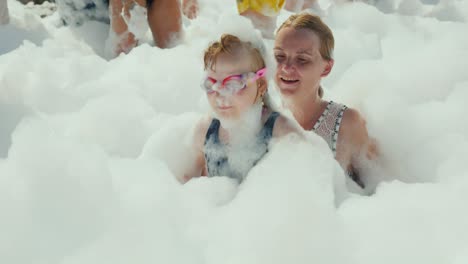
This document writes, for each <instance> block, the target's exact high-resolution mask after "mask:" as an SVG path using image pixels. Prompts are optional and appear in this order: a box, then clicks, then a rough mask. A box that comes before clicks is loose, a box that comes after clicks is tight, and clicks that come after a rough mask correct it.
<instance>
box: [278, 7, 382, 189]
mask: <svg viewBox="0 0 468 264" xmlns="http://www.w3.org/2000/svg"><path fill="white" fill-rule="evenodd" d="M333 48H334V38H333V33H332V31H331V30H330V28H329V27H328V26H327V25H325V24H324V23H323V22H322V20H321V19H320V18H319V17H318V16H314V15H311V14H307V13H302V14H297V15H292V16H290V17H289V18H288V19H287V20H286V21H285V22H284V23H283V24H282V25H281V26H280V28H279V29H278V31H277V35H276V40H275V47H274V55H275V59H276V61H277V71H276V75H275V82H276V84H277V86H278V88H279V90H280V93H281V97H282V101H283V104H284V105H285V107H287V108H289V110H290V111H291V112H292V114H293V115H294V118H295V119H296V121H297V122H298V123H299V124H300V125H301V126H302V128H303V129H305V130H312V131H314V132H315V133H317V134H318V135H320V136H321V137H323V138H324V139H325V141H326V142H327V143H328V145H329V147H330V148H331V150H332V151H333V153H334V155H335V158H336V159H337V161H338V162H339V163H340V165H341V166H342V167H343V169H344V170H345V171H346V172H347V174H348V175H349V176H350V177H351V178H352V179H353V180H354V181H355V182H356V183H357V184H358V185H359V186H361V187H363V188H364V182H363V181H362V177H359V176H360V174H362V165H363V162H364V161H365V160H366V159H373V158H374V157H375V156H376V146H375V143H374V142H373V141H372V140H371V139H370V138H369V136H368V133H367V129H366V123H365V121H364V119H363V117H362V116H361V114H359V112H358V111H357V110H355V109H352V108H348V107H346V106H344V105H342V104H339V103H335V102H332V101H330V102H328V101H325V100H324V99H323V98H322V97H323V89H322V87H321V85H320V81H321V79H322V78H324V77H326V76H327V75H328V74H330V72H331V70H332V68H333V63H334V60H333ZM360 169H361V171H360ZM361 176H362V175H361Z"/></svg>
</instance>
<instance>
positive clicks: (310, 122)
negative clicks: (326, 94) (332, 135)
mask: <svg viewBox="0 0 468 264" xmlns="http://www.w3.org/2000/svg"><path fill="white" fill-rule="evenodd" d="M286 104H287V105H286V107H287V108H288V109H289V110H290V111H291V113H292V114H293V116H294V118H295V119H296V121H297V122H298V123H299V125H300V126H301V127H302V128H303V129H305V130H311V129H312V128H313V127H314V125H315V123H316V122H317V120H318V119H319V118H320V116H321V115H322V112H323V111H324V109H325V107H326V104H327V102H326V101H325V100H323V99H322V98H320V97H319V96H318V94H315V95H313V96H310V97H300V96H298V97H296V98H295V100H291V101H290V102H287V103H286Z"/></svg>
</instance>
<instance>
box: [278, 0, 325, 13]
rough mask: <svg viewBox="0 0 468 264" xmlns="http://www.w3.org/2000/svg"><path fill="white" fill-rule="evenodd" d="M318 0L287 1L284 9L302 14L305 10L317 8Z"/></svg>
mask: <svg viewBox="0 0 468 264" xmlns="http://www.w3.org/2000/svg"><path fill="white" fill-rule="evenodd" d="M316 5H317V0H286V5H285V6H284V9H286V10H288V11H290V12H300V11H302V10H305V9H309V8H312V7H315V6H316Z"/></svg>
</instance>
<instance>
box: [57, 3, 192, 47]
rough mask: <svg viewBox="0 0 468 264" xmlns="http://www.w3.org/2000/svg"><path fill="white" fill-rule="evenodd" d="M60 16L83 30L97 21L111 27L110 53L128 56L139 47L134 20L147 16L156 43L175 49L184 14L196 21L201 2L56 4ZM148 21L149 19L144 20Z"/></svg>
mask: <svg viewBox="0 0 468 264" xmlns="http://www.w3.org/2000/svg"><path fill="white" fill-rule="evenodd" d="M56 3H57V8H58V12H59V13H60V17H61V19H62V21H63V22H64V24H65V25H72V26H79V25H81V24H83V22H84V21H87V20H94V21H101V22H104V23H109V24H110V32H109V39H110V40H111V41H110V42H111V43H110V45H109V49H110V51H109V53H111V54H112V55H113V56H117V55H118V54H120V53H128V52H130V50H131V49H132V48H134V47H135V46H136V45H138V38H137V37H138V36H135V34H134V32H132V31H131V30H129V24H130V23H131V22H132V20H134V19H138V20H141V17H133V16H143V17H144V16H147V23H148V25H149V28H150V29H151V32H152V34H153V39H154V43H155V44H156V46H158V47H160V48H169V47H171V46H172V45H173V44H174V43H175V42H176V41H177V39H179V38H180V34H181V31H182V21H181V13H182V12H183V13H184V14H185V15H186V16H187V17H189V18H195V17H196V16H197V12H198V3H197V0H183V1H182V7H181V5H180V2H179V0H156V1H155V0H56ZM144 19H145V18H144Z"/></svg>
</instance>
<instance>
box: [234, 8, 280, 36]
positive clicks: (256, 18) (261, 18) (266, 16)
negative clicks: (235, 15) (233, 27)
mask: <svg viewBox="0 0 468 264" xmlns="http://www.w3.org/2000/svg"><path fill="white" fill-rule="evenodd" d="M284 1H285V0H237V9H238V10H239V14H240V15H242V16H245V17H247V18H249V19H250V20H251V21H252V23H253V24H254V26H255V27H256V28H257V29H259V30H260V31H261V32H262V35H263V37H265V38H269V39H273V35H274V34H273V33H274V30H275V28H276V17H277V16H278V14H279V12H280V11H281V8H283V6H284Z"/></svg>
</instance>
